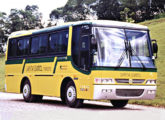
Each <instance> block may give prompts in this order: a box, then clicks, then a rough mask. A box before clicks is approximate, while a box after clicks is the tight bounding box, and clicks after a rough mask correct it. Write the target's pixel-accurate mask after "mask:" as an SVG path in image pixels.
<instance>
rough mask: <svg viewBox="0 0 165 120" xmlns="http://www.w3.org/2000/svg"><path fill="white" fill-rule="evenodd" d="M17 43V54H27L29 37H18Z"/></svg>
mask: <svg viewBox="0 0 165 120" xmlns="http://www.w3.org/2000/svg"><path fill="white" fill-rule="evenodd" d="M17 45H18V47H17V55H18V56H24V55H28V50H29V38H24V39H19V40H18V44H17Z"/></svg>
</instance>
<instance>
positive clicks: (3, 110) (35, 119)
mask: <svg viewBox="0 0 165 120" xmlns="http://www.w3.org/2000/svg"><path fill="white" fill-rule="evenodd" d="M0 120H165V109H163V108H154V107H146V106H140V105H127V106H126V107H125V108H124V109H114V108H113V107H112V106H111V104H110V103H103V102H95V101H85V103H84V107H83V108H78V109H75V108H69V107H67V106H66V105H64V104H62V103H61V101H60V99H57V98H54V97H44V98H43V101H42V102H40V103H26V102H24V101H23V97H22V95H20V94H11V93H1V92H0Z"/></svg>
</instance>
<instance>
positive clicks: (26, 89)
mask: <svg viewBox="0 0 165 120" xmlns="http://www.w3.org/2000/svg"><path fill="white" fill-rule="evenodd" d="M22 92H23V98H24V100H25V101H26V102H38V101H41V100H42V97H43V96H42V95H32V94H31V85H30V82H29V81H28V80H26V81H25V82H24V85H23V90H22Z"/></svg>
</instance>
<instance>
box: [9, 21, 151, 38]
mask: <svg viewBox="0 0 165 120" xmlns="http://www.w3.org/2000/svg"><path fill="white" fill-rule="evenodd" d="M87 24H90V25H92V26H104V27H115V28H125V29H138V30H148V27H146V26H143V25H139V24H133V23H127V22H119V21H111V20H87V21H77V22H68V23H64V24H63V25H58V26H53V27H48V28H43V29H39V30H27V31H18V32H13V33H12V34H11V35H10V36H9V38H16V37H21V36H28V35H35V34H40V33H45V32H52V31H55V30H62V29H66V28H69V26H78V25H87Z"/></svg>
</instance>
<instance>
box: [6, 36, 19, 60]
mask: <svg viewBox="0 0 165 120" xmlns="http://www.w3.org/2000/svg"><path fill="white" fill-rule="evenodd" d="M16 55H17V40H16V39H11V40H9V47H8V57H9V58H11V57H15V56H16Z"/></svg>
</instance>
